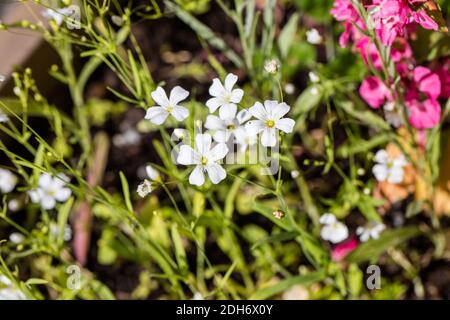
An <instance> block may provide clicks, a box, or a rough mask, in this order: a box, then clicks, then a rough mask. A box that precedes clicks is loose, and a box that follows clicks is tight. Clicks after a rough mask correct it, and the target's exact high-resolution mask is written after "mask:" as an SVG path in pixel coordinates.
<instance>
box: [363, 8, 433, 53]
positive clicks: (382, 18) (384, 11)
mask: <svg viewBox="0 0 450 320" xmlns="http://www.w3.org/2000/svg"><path fill="white" fill-rule="evenodd" d="M422 2H424V1H422V0H419V1H416V0H409V1H407V0H381V1H374V2H373V5H370V6H368V7H367V9H368V12H369V15H370V17H371V19H372V21H373V27H374V29H375V33H376V35H377V37H378V38H379V39H380V40H381V42H382V43H383V44H384V45H385V46H391V45H392V43H393V42H394V40H395V38H396V37H398V36H403V35H404V34H405V28H406V26H407V25H409V24H411V23H413V22H416V23H418V24H420V25H421V26H422V27H423V28H425V29H431V30H438V29H439V26H438V24H437V23H436V22H435V21H434V20H433V19H432V18H431V17H430V16H429V15H428V14H427V12H426V11H425V10H424V9H423V8H420V9H418V10H416V11H415V10H413V9H412V8H411V7H410V5H415V4H416V3H422Z"/></svg>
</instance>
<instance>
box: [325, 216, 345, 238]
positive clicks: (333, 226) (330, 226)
mask: <svg viewBox="0 0 450 320" xmlns="http://www.w3.org/2000/svg"><path fill="white" fill-rule="evenodd" d="M319 221H320V223H321V224H323V227H322V230H320V236H321V237H322V239H323V240H326V241H330V242H331V243H339V242H341V241H343V240H345V239H347V237H348V228H347V226H346V225H345V224H343V223H342V222H340V221H338V220H337V219H336V216H335V215H333V214H331V213H325V214H324V215H322V216H321V217H320V220H319Z"/></svg>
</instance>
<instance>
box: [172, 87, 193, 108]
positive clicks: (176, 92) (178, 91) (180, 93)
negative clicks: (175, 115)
mask: <svg viewBox="0 0 450 320" xmlns="http://www.w3.org/2000/svg"><path fill="white" fill-rule="evenodd" d="M188 96H189V91H187V90H185V89H183V88H182V87H180V86H176V87H175V88H173V89H172V91H170V98H169V102H170V104H171V105H172V106H176V105H177V104H178V103H180V102H181V101H183V100H184V99H186V98H187V97H188Z"/></svg>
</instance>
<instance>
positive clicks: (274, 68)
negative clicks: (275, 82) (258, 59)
mask: <svg viewBox="0 0 450 320" xmlns="http://www.w3.org/2000/svg"><path fill="white" fill-rule="evenodd" d="M279 69H280V64H279V63H278V61H277V60H275V59H271V60H267V61H266V62H265V63H264V70H266V72H268V73H270V74H275V73H277V72H278V70H279Z"/></svg>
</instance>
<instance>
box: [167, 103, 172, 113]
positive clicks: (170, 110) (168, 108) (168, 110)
mask: <svg viewBox="0 0 450 320" xmlns="http://www.w3.org/2000/svg"><path fill="white" fill-rule="evenodd" d="M166 110H167V112H168V113H172V111H173V107H172V106H171V105H169V106H167V108H166Z"/></svg>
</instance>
